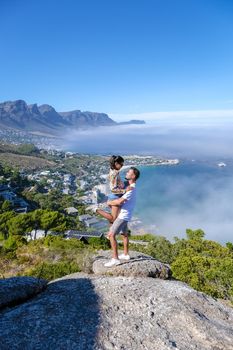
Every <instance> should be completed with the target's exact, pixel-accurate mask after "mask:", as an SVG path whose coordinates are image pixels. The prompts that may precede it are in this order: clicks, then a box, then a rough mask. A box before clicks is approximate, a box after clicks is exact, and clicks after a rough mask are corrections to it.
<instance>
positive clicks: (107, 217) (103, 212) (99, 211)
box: [96, 209, 113, 223]
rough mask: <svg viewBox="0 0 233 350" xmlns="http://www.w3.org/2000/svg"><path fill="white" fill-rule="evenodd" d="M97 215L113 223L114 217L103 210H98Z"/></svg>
mask: <svg viewBox="0 0 233 350" xmlns="http://www.w3.org/2000/svg"><path fill="white" fill-rule="evenodd" d="M96 213H97V214H99V215H101V216H103V217H104V218H105V219H107V220H108V221H109V222H110V223H112V222H113V216H112V214H110V213H107V212H106V211H104V210H102V209H97V210H96Z"/></svg>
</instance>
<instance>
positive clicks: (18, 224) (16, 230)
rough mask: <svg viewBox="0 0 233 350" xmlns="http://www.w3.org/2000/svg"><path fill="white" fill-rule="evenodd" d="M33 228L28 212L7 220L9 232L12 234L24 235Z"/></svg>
mask: <svg viewBox="0 0 233 350" xmlns="http://www.w3.org/2000/svg"><path fill="white" fill-rule="evenodd" d="M32 229H33V222H32V219H31V215H30V214H19V215H17V216H16V217H14V218H12V219H11V220H10V221H9V234H10V235H13V236H26V234H27V233H28V232H31V231H32Z"/></svg>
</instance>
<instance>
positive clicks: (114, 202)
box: [107, 197, 127, 207]
mask: <svg viewBox="0 0 233 350" xmlns="http://www.w3.org/2000/svg"><path fill="white" fill-rule="evenodd" d="M126 201H127V199H126V198H124V197H121V198H117V199H113V200H112V201H108V202H107V204H108V205H116V206H117V207H118V206H121V205H122V204H123V203H124V202H126Z"/></svg>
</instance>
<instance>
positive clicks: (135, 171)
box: [130, 166, 140, 180]
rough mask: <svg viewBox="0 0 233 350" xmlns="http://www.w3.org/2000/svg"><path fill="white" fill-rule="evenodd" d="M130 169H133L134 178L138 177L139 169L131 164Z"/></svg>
mask: <svg viewBox="0 0 233 350" xmlns="http://www.w3.org/2000/svg"><path fill="white" fill-rule="evenodd" d="M130 169H132V170H133V172H134V175H135V178H136V180H137V179H139V177H140V171H139V170H138V169H137V168H135V167H134V166H131V168H130Z"/></svg>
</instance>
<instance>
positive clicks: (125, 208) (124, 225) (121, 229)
mask: <svg viewBox="0 0 233 350" xmlns="http://www.w3.org/2000/svg"><path fill="white" fill-rule="evenodd" d="M139 176H140V171H139V170H138V169H137V168H134V167H131V168H130V169H129V170H128V172H127V173H126V176H125V178H126V179H127V180H128V182H129V186H130V187H133V189H132V190H130V191H128V192H126V193H125V194H124V195H123V196H122V197H120V198H118V199H114V200H112V201H108V204H109V205H116V206H120V207H121V209H120V213H119V215H118V217H117V218H116V220H115V221H114V223H113V225H112V226H111V228H110V232H109V234H108V237H109V239H110V242H111V247H112V253H113V255H112V259H111V260H110V261H109V262H107V263H106V264H104V266H106V267H111V266H114V265H119V264H120V259H123V260H129V259H130V256H129V238H128V222H129V221H130V220H131V218H132V214H133V209H134V207H135V204H136V188H135V185H136V181H137V179H138V178H139ZM119 233H121V234H122V236H123V243H124V254H121V255H120V256H118V250H117V241H116V235H117V234H119Z"/></svg>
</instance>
